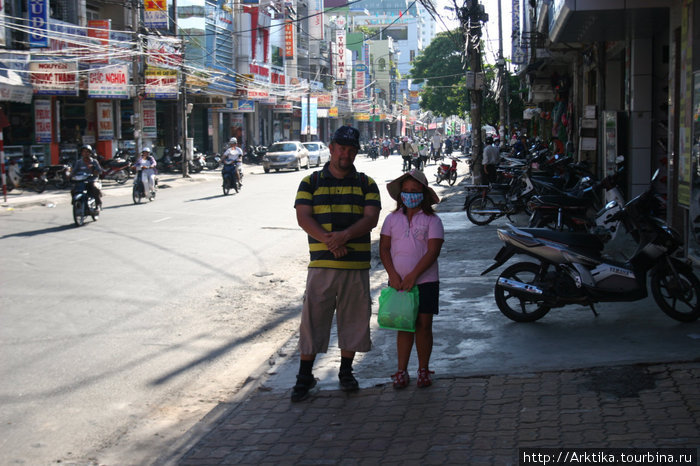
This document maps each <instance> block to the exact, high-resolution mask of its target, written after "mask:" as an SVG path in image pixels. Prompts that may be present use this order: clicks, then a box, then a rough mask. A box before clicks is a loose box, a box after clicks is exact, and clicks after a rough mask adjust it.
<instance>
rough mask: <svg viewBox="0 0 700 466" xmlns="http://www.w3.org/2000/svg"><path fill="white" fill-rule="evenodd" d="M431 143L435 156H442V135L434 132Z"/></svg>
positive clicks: (435, 157) (437, 157)
mask: <svg viewBox="0 0 700 466" xmlns="http://www.w3.org/2000/svg"><path fill="white" fill-rule="evenodd" d="M431 143H432V144H433V158H434V159H435V160H437V159H439V158H441V151H440V149H441V148H442V135H441V134H440V133H439V132H437V131H435V134H433V137H432V138H431Z"/></svg>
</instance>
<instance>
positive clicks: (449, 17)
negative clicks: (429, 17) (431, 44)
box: [434, 0, 522, 64]
mask: <svg viewBox="0 0 700 466" xmlns="http://www.w3.org/2000/svg"><path fill="white" fill-rule="evenodd" d="M434 1H435V4H436V10H437V11H438V13H440V14H442V21H438V30H440V31H444V30H447V29H455V28H457V27H459V21H457V19H456V16H455V14H454V12H452V11H448V10H445V7H446V6H448V7H450V8H453V6H454V1H453V0H434ZM499 1H501V14H502V16H503V56H504V57H505V58H506V59H508V58H510V55H511V50H510V47H511V41H510V35H511V25H512V21H511V15H512V12H513V2H512V0H480V3H481V4H482V5H484V7H485V8H486V13H488V15H489V21H488V22H487V23H486V28H485V31H484V34H483V36H482V39H483V40H484V41H485V42H486V48H485V57H484V58H485V61H486V62H487V63H491V64H495V63H496V58H497V57H498V2H499ZM464 3H465V1H464V0H457V5H460V6H461V5H463V4H464ZM521 16H522V14H521Z"/></svg>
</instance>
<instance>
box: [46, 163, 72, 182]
mask: <svg viewBox="0 0 700 466" xmlns="http://www.w3.org/2000/svg"><path fill="white" fill-rule="evenodd" d="M69 160H70V159H69V158H68V157H64V158H63V159H62V160H61V163H60V164H57V165H49V166H48V167H46V179H47V181H48V182H49V183H51V184H53V185H54V186H55V187H56V188H58V189H64V188H67V187H68V186H70V175H71V170H72V169H73V168H72V167H71V164H70V163H69Z"/></svg>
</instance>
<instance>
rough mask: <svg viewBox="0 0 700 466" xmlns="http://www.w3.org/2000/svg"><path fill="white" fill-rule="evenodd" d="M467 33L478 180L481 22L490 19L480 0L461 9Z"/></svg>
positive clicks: (476, 177) (479, 178) (469, 0)
mask: <svg viewBox="0 0 700 466" xmlns="http://www.w3.org/2000/svg"><path fill="white" fill-rule="evenodd" d="M458 11H459V15H458V16H459V20H460V23H461V26H462V31H463V34H465V36H466V54H467V58H468V63H469V70H468V71H467V89H468V90H470V91H471V108H470V115H471V121H472V160H473V161H474V164H473V167H472V169H473V171H474V172H473V173H472V180H473V183H474V184H481V182H482V178H483V159H482V157H483V153H482V142H481V108H482V105H483V98H484V96H483V90H482V87H483V76H482V74H481V73H482V72H481V23H482V22H485V21H488V17H489V16H488V15H487V14H486V12H485V11H484V6H483V5H481V4H479V1H478V0H466V3H465V5H464V7H462V8H461V9H459V10H458Z"/></svg>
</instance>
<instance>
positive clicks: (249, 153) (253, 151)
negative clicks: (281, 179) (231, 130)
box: [243, 146, 267, 164]
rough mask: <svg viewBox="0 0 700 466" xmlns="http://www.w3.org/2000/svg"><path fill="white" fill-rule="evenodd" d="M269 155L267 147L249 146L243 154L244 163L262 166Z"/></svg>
mask: <svg viewBox="0 0 700 466" xmlns="http://www.w3.org/2000/svg"><path fill="white" fill-rule="evenodd" d="M265 154H267V147H266V146H248V147H247V148H246V150H245V154H243V163H251V164H253V163H254V164H261V163H262V160H263V157H265Z"/></svg>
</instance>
